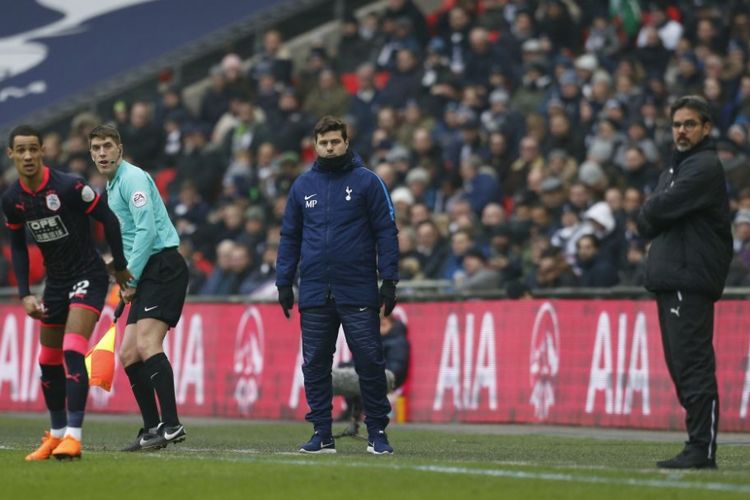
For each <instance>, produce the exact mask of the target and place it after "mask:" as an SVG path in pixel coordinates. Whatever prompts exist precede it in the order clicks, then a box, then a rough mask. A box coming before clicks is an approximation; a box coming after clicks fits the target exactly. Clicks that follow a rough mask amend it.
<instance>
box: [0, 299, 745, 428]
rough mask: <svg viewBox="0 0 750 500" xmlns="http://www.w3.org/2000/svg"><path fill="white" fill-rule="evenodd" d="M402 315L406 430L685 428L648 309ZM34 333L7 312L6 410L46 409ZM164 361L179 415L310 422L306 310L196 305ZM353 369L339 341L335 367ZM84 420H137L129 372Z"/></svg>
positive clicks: (740, 357)
mask: <svg viewBox="0 0 750 500" xmlns="http://www.w3.org/2000/svg"><path fill="white" fill-rule="evenodd" d="M716 307H717V311H716V312H717V314H716V334H715V335H716V336H715V342H714V344H715V346H716V351H717V366H718V379H719V390H720V397H721V428H722V429H723V430H725V431H740V432H742V431H745V432H748V431H750V417H749V416H748V412H749V411H750V301H723V302H720V303H718V304H717V306H716ZM111 314H112V310H111V309H110V308H107V309H105V311H104V313H103V318H102V320H101V321H100V322H99V329H98V330H97V332H96V334H95V336H94V340H92V342H94V341H95V340H96V339H98V338H99V337H100V336H101V335H102V334H103V333H104V331H105V330H106V328H107V326H108V325H109V324H110V320H111ZM395 314H397V315H398V316H399V317H401V318H402V319H403V320H404V322H405V323H406V324H407V326H408V332H409V333H408V335H409V339H410V341H411V344H412V359H411V370H410V374H409V378H408V381H407V383H406V385H405V387H404V395H405V400H406V406H407V417H408V420H411V421H420V422H498V423H499V422H528V423H548V424H570V425H593V426H605V427H635V428H652V429H683V420H684V413H683V411H682V409H681V408H680V406H679V404H678V402H677V398H676V396H675V394H674V389H673V387H672V382H671V381H670V379H669V375H668V373H667V370H666V367H665V364H664V360H663V355H662V348H661V337H660V333H659V327H658V321H657V317H656V308H655V304H654V303H653V302H651V301H626V300H622V301H604V300H602V301H599V300H551V301H541V300H529V301H468V302H458V303H447V302H445V303H419V304H404V305H400V306H398V307H397V309H396V312H395ZM123 323H124V322H123ZM119 327H120V328H122V327H123V325H119ZM38 329H39V326H38V322H36V321H33V320H31V319H29V318H27V317H26V316H25V315H24V314H23V310H22V308H21V307H20V306H8V305H5V306H2V308H0V411H27V410H43V409H44V402H43V398H42V394H41V391H40V388H39V368H38V366H37V362H36V358H37V353H38V335H39V333H38ZM120 333H121V331H120ZM167 353H168V355H169V357H170V359H171V360H172V364H173V367H174V374H175V383H176V384H175V385H176V390H177V400H178V404H179V408H180V411H181V414H182V415H194V416H217V417H248V418H270V419H290V418H291V419H301V418H302V417H303V416H304V414H305V412H306V410H307V405H306V403H305V396H304V390H303V380H302V372H301V369H300V365H301V352H300V335H299V315H298V313H297V312H296V311H295V314H294V316H293V317H292V320H287V319H286V318H284V316H283V315H282V314H281V311H280V309H279V308H278V306H275V305H242V304H189V305H187V306H186V308H185V313H184V314H183V317H182V320H181V322H180V323H179V324H178V325H177V328H175V329H174V330H173V331H172V332H171V333H170V334H169V335H168V337H167ZM349 357H350V353H349V351H348V349H346V345H345V341H344V340H343V335H340V337H339V348H338V349H337V353H336V356H335V362H339V361H342V360H348V359H349ZM88 408H89V411H94V412H108V413H109V412H134V411H135V408H136V407H135V402H134V401H133V397H132V395H131V394H130V388H129V386H128V383H127V377H125V374H124V372H123V371H122V368H121V367H119V366H118V367H117V374H116V379H115V383H114V386H113V389H112V391H111V392H104V391H103V390H101V389H99V388H93V389H92V391H91V395H90V400H89V406H88Z"/></svg>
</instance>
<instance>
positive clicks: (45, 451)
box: [26, 431, 62, 462]
mask: <svg viewBox="0 0 750 500" xmlns="http://www.w3.org/2000/svg"><path fill="white" fill-rule="evenodd" d="M61 441H62V439H60V438H56V437H52V434H50V433H49V431H46V432H45V433H44V436H43V437H42V444H41V445H39V448H37V449H36V450H35V451H32V452H31V453H29V454H28V455H26V460H27V461H29V462H31V461H34V460H47V459H48V458H49V457H50V455H52V450H54V449H55V448H57V445H59V444H60V442H61Z"/></svg>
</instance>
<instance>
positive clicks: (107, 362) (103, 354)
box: [86, 300, 125, 391]
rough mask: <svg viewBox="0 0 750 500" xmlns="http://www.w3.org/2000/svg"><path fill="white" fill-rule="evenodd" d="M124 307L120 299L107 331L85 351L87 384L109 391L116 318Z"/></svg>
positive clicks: (112, 367) (113, 376)
mask: <svg viewBox="0 0 750 500" xmlns="http://www.w3.org/2000/svg"><path fill="white" fill-rule="evenodd" d="M124 308H125V301H123V300H120V303H119V304H117V308H116V309H115V314H114V317H113V318H112V326H110V327H109V330H107V333H105V334H104V336H103V337H102V338H101V339H100V340H99V342H97V343H96V345H95V346H94V347H93V348H92V349H90V350H89V352H87V353H86V371H87V372H88V373H89V385H96V386H99V387H101V388H102V389H104V390H105V391H109V390H110V389H112V381H113V380H114V378H115V338H116V337H117V320H118V318H119V317H120V315H121V314H122V310H123V309H124Z"/></svg>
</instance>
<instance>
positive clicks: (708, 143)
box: [672, 137, 716, 168]
mask: <svg viewBox="0 0 750 500" xmlns="http://www.w3.org/2000/svg"><path fill="white" fill-rule="evenodd" d="M702 151H716V144H715V143H714V140H713V139H711V138H710V137H705V138H704V139H703V140H702V141H701V142H699V143H698V144H696V145H695V147H693V148H691V149H689V150H687V151H677V150H676V149H675V150H674V155H672V164H673V165H674V167H675V168H677V167H678V166H679V165H680V164H681V163H682V162H683V161H685V160H687V159H688V158H690V157H691V156H693V155H694V154H698V153H700V152H702Z"/></svg>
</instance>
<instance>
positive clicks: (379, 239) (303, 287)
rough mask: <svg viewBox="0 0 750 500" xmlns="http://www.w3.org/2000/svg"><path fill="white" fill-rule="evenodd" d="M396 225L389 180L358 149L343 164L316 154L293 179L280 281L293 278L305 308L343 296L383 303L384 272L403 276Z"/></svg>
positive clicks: (352, 301)
mask: <svg viewBox="0 0 750 500" xmlns="http://www.w3.org/2000/svg"><path fill="white" fill-rule="evenodd" d="M397 234H398V230H397V229H396V223H395V219H394V212H393V204H392V203H391V199H390V196H389V195H388V189H387V188H386V186H385V184H384V183H383V181H382V180H381V179H380V178H379V177H378V176H377V175H376V174H375V173H374V172H372V171H371V170H369V169H368V168H366V167H365V165H364V163H363V162H362V159H361V158H360V157H359V156H358V155H356V154H355V155H353V157H352V163H351V164H350V165H347V166H346V167H344V168H343V169H340V170H333V171H332V170H326V169H324V168H322V167H321V166H320V164H319V163H318V162H317V161H316V162H315V164H314V165H313V167H312V169H310V170H309V171H308V172H305V173H304V174H302V175H301V176H299V178H297V180H296V181H295V182H294V184H293V185H292V188H291V190H290V191H289V197H288V199H287V203H286V210H285V212H284V220H283V223H282V225H281V243H280V245H279V254H278V258H277V261H276V285H277V286H286V285H291V284H292V283H294V276H295V274H296V271H297V263H300V285H299V308H300V309H305V308H309V307H317V306H322V305H324V304H325V303H326V299H327V297H328V294H329V292H330V293H331V294H332V295H333V297H334V299H335V300H336V303H337V304H340V305H355V306H367V307H374V308H378V307H379V306H380V297H379V294H378V282H377V280H378V273H379V274H380V279H385V280H394V281H397V280H398V259H399V252H398V239H397V236H396V235H397Z"/></svg>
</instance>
